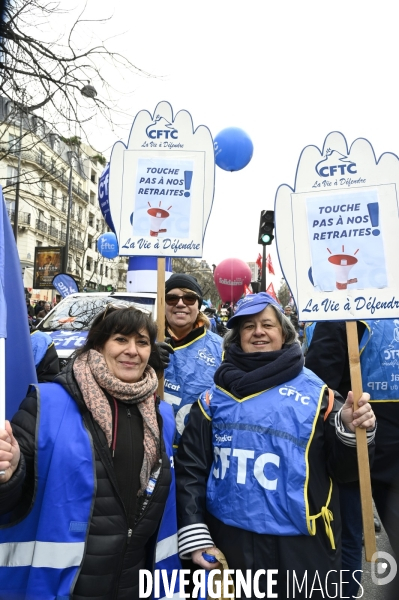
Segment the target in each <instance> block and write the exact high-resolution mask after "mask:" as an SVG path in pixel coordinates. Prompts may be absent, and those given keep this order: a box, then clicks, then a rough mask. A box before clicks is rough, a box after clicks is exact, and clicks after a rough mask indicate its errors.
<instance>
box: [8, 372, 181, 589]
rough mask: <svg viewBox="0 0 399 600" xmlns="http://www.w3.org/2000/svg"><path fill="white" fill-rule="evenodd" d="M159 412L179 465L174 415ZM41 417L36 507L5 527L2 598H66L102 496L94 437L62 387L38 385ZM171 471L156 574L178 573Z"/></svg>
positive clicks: (163, 410)
mask: <svg viewBox="0 0 399 600" xmlns="http://www.w3.org/2000/svg"><path fill="white" fill-rule="evenodd" d="M160 412H161V415H162V418H163V423H164V431H163V433H164V441H165V449H166V452H167V453H168V456H169V457H170V459H171V465H172V467H173V456H172V439H173V435H174V430H175V424H174V416H173V413H172V411H171V410H170V407H169V406H168V405H166V404H165V403H164V402H161V403H160ZM37 419H38V420H37V436H36V437H37V441H36V443H37V449H36V453H35V463H36V474H37V484H36V489H35V496H34V503H33V506H32V509H31V510H30V512H29V513H28V514H27V515H26V517H25V518H24V519H23V520H22V521H20V522H18V523H16V524H11V525H10V526H3V527H2V528H1V529H0V531H1V533H0V600H22V599H23V600H38V599H39V598H40V600H68V599H69V598H70V597H71V594H72V592H73V588H74V585H75V582H76V579H77V576H78V573H79V570H80V566H81V564H82V562H83V557H84V551H85V546H86V541H87V536H88V530H89V524H90V519H91V513H92V509H93V505H94V500H95V491H96V474H95V459H94V449H93V447H92V442H91V436H90V435H89V433H88V431H87V430H86V428H85V425H84V422H83V419H82V417H81V414H80V412H79V409H78V406H77V404H76V402H75V401H74V400H73V398H71V396H70V395H69V394H68V393H67V391H66V390H65V389H64V388H63V387H62V386H60V385H59V384H56V383H46V384H42V385H39V386H38V416H37ZM66 457H67V460H66ZM171 472H172V484H171V488H170V494H169V497H168V500H167V503H166V506H165V512H164V515H163V518H162V521H161V525H160V529H159V534H158V540H157V546H156V558H155V561H156V562H155V568H156V569H157V568H159V567H158V564H157V563H159V564H161V565H162V567H161V568H163V569H167V570H168V572H169V571H170V569H179V568H180V560H179V558H178V553H177V552H178V548H177V519H176V499H175V488H174V469H173V468H172V469H171ZM177 584H178V582H177ZM175 589H178V587H176V588H175ZM162 591H163V590H162V588H161V596H160V597H162Z"/></svg>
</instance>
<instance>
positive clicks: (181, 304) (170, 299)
mask: <svg viewBox="0 0 399 600" xmlns="http://www.w3.org/2000/svg"><path fill="white" fill-rule="evenodd" d="M201 306H202V290H201V288H200V286H199V284H198V281H197V280H196V279H195V277H192V276H191V275H185V274H183V273H175V274H173V275H172V276H171V277H170V278H169V279H168V281H167V282H166V286H165V313H166V335H167V336H168V337H169V338H170V344H171V346H172V347H173V349H174V354H173V355H172V356H171V360H170V363H169V365H168V366H167V367H166V370H165V400H166V401H167V402H169V403H170V404H172V406H173V408H174V411H175V416H176V429H177V432H176V440H175V445H176V446H177V445H178V443H179V440H180V437H181V435H182V433H183V430H184V427H185V425H186V422H187V415H188V413H189V412H190V409H191V406H192V404H193V403H194V402H196V401H197V400H198V398H199V396H200V395H201V393H202V392H203V391H204V390H206V389H207V388H208V387H210V386H211V385H212V383H213V376H214V373H215V371H216V369H217V368H218V366H219V365H220V362H221V357H222V340H221V338H220V336H218V335H217V334H215V333H212V331H210V322H209V319H208V317H207V316H206V315H205V314H204V313H202V312H201V310H200V309H201Z"/></svg>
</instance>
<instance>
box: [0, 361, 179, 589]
mask: <svg viewBox="0 0 399 600" xmlns="http://www.w3.org/2000/svg"><path fill="white" fill-rule="evenodd" d="M56 383H59V384H60V385H62V386H63V387H64V388H65V389H66V390H67V391H68V392H69V393H70V395H71V396H72V397H73V398H74V400H75V401H76V403H77V405H78V406H79V409H80V411H81V414H82V417H83V420H84V424H85V426H86V428H87V430H88V432H89V434H90V436H91V438H92V441H93V447H94V452H95V472H96V497H95V502H94V509H93V514H92V518H91V522H90V527H89V532H88V537H87V541H86V548H85V557H84V559H83V563H82V566H81V569H80V572H79V574H78V577H77V580H76V584H75V586H74V589H73V593H72V595H71V599H73V600H84V599H86V598H90V600H128V599H129V600H134V599H136V598H137V599H138V598H139V591H138V582H139V569H141V568H151V567H152V562H153V550H154V544H155V536H156V533H157V530H158V527H159V523H160V520H161V517H162V514H163V510H164V507H165V503H166V499H167V497H168V493H169V487H170V482H171V473H170V461H169V457H168V456H167V454H166V452H165V448H164V444H163V438H162V435H161V440H162V469H161V473H160V476H159V478H158V481H157V484H156V487H155V490H154V492H153V495H152V496H151V499H150V502H149V504H148V505H147V508H146V509H145V512H144V514H143V516H142V517H141V518H140V520H139V521H138V523H137V525H136V526H135V527H134V529H133V534H132V536H131V537H130V539H129V537H128V529H129V526H130V523H129V526H128V515H127V514H126V510H125V508H124V504H123V501H122V497H121V493H120V488H119V486H118V482H117V478H116V472H115V469H114V465H113V459H112V457H111V452H110V450H109V448H108V445H107V442H106V439H105V435H104V433H103V431H102V430H101V429H100V427H99V426H98V424H97V423H96V422H95V421H94V419H93V418H92V415H91V413H90V412H89V411H88V410H87V408H86V405H85V404H84V402H83V398H82V395H81V393H80V390H79V388H78V386H77V383H76V381H75V378H74V376H73V372H72V364H69V365H68V366H67V367H66V368H65V370H64V371H62V372H61V374H60V375H59V376H58V378H57V379H56ZM37 405H38V399H37V393H36V389H35V390H34V391H32V392H31V393H30V394H29V395H28V396H27V398H25V400H24V401H23V402H22V404H21V406H20V409H19V411H18V412H17V413H16V415H15V416H14V418H13V420H12V428H13V432H14V435H15V437H16V439H17V440H18V443H19V445H20V448H21V461H20V465H19V468H18V470H17V471H16V472H15V473H14V475H13V477H12V478H11V479H10V481H9V482H8V483H6V484H3V485H1V486H0V511H1V513H2V514H4V513H7V512H9V511H10V510H11V509H12V508H13V507H15V503H17V508H16V509H15V510H14V511H13V516H12V520H14V519H18V518H20V517H21V515H22V514H23V513H25V512H26V510H27V509H28V508H29V506H30V503H31V499H32V496H33V490H34V448H35V428H36V416H37ZM123 414H124V411H123V410H121V411H119V421H121V420H122V421H123ZM157 414H158V423H159V428H160V431H161V433H162V417H161V415H160V414H159V411H157ZM119 421H118V431H119V429H120V427H121V426H123V422H122V423H119ZM125 437H126V436H125ZM127 460H129V459H128V458H127ZM0 598H1V594H0Z"/></svg>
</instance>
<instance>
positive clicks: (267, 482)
mask: <svg viewBox="0 0 399 600" xmlns="http://www.w3.org/2000/svg"><path fill="white" fill-rule="evenodd" d="M325 389H326V386H325V384H324V383H323V382H322V381H321V380H320V379H319V378H318V377H317V376H316V375H315V374H314V373H312V372H311V371H309V370H308V369H305V368H304V369H303V370H302V372H301V373H300V375H298V376H297V377H295V378H294V379H292V380H291V381H288V382H287V383H284V384H283V385H279V386H276V387H274V388H271V389H269V390H266V391H263V392H260V393H258V394H254V395H252V396H248V397H246V398H242V399H240V400H239V399H237V398H235V397H234V396H232V395H231V394H229V393H228V392H226V391H225V390H223V389H221V388H218V387H217V386H213V387H212V389H211V391H210V392H205V393H204V394H203V395H202V396H201V398H200V400H199V405H200V408H201V409H202V411H203V413H204V415H205V416H206V417H207V418H208V419H210V420H211V421H212V437H213V439H212V441H213V449H214V460H213V465H212V468H211V472H210V475H209V479H208V485H207V493H206V506H207V510H208V511H209V512H210V513H211V514H212V515H214V516H215V517H216V518H218V519H220V520H221V521H223V523H226V524H227V525H232V526H234V527H239V528H241V529H245V530H248V531H254V532H256V533H266V534H272V535H279V536H289V535H315V533H316V519H317V518H318V517H320V516H322V517H323V520H324V523H325V527H326V531H327V534H328V536H329V539H330V541H331V544H332V546H333V547H334V538H333V534H332V530H331V527H330V521H331V520H332V514H331V512H330V511H329V510H328V505H329V502H330V498H331V493H332V483H331V484H330V490H329V492H328V493H326V505H325V506H324V507H322V508H321V509H320V512H319V513H318V514H316V515H311V514H310V511H309V502H308V486H309V464H308V453H309V447H310V444H311V442H312V438H313V434H314V429H315V427H316V422H317V418H318V416H319V413H320V406H321V402H322V398H323V395H324V391H325Z"/></svg>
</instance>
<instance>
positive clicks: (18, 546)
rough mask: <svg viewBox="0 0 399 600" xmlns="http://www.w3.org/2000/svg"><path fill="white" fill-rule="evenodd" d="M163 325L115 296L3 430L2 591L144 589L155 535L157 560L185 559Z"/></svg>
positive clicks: (69, 593)
mask: <svg viewBox="0 0 399 600" xmlns="http://www.w3.org/2000/svg"><path fill="white" fill-rule="evenodd" d="M156 334H157V327H156V324H155V323H154V322H153V321H152V319H151V317H149V316H147V315H146V314H144V313H143V312H141V311H140V310H137V309H135V308H133V307H129V308H126V307H122V308H121V307H117V306H112V305H108V306H107V308H106V310H105V311H103V312H102V313H100V314H99V315H98V316H97V317H96V319H95V320H94V322H93V325H92V327H91V329H90V331H89V333H88V336H87V339H86V343H85V345H84V346H83V347H82V348H81V349H79V350H78V351H77V352H76V354H75V357H74V358H73V359H72V360H71V361H70V362H69V363H68V365H67V366H66V368H65V369H64V370H63V371H62V373H60V374H59V375H58V377H57V378H56V380H55V382H54V383H46V384H41V385H39V386H37V387H35V388H34V389H33V388H32V389H31V390H30V393H29V394H28V396H27V398H25V400H24V401H23V402H22V404H21V407H20V409H19V411H18V412H17V413H16V415H15V416H14V418H13V420H12V423H11V425H10V423H8V422H7V424H6V429H5V430H0V470H1V471H3V472H4V473H3V475H2V476H0V566H1V567H2V568H0V597H1V598H10V599H11V598H41V599H43V600H44V599H46V598H60V599H61V598H63V599H65V600H66V599H70V600H72V599H79V600H84V599H85V598H96V599H98V600H127V599H129V600H132V599H133V598H139V570H140V569H151V567H152V565H153V561H154V556H155V547H156V546H155V542H156V540H157V539H158V542H160V541H161V542H163V544H161V547H162V549H163V551H162V552H161V554H159V553H157V557H158V560H160V559H164V560H163V561H162V569H164V568H166V569H178V568H179V560H178V557H177V554H176V548H177V544H176V541H175V540H176V536H175V534H174V531H173V530H174V527H175V522H176V517H175V505H174V474H173V469H171V456H172V452H173V451H172V443H173V437H174V431H175V422H174V416H173V411H172V410H171V409H170V406H168V405H167V404H166V403H164V402H160V401H159V398H157V397H156V390H157V386H158V378H157V375H156V373H155V371H154V369H153V368H152V367H151V366H149V364H148V360H149V357H150V354H151V353H152V352H154V351H156V349H155V338H156ZM163 516H164V518H162V517H163ZM161 521H162V522H161ZM165 527H167V530H166V529H165ZM166 540H167V548H166V546H165V543H166ZM21 542H23V543H21ZM165 550H167V552H165ZM156 568H157V567H156Z"/></svg>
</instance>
